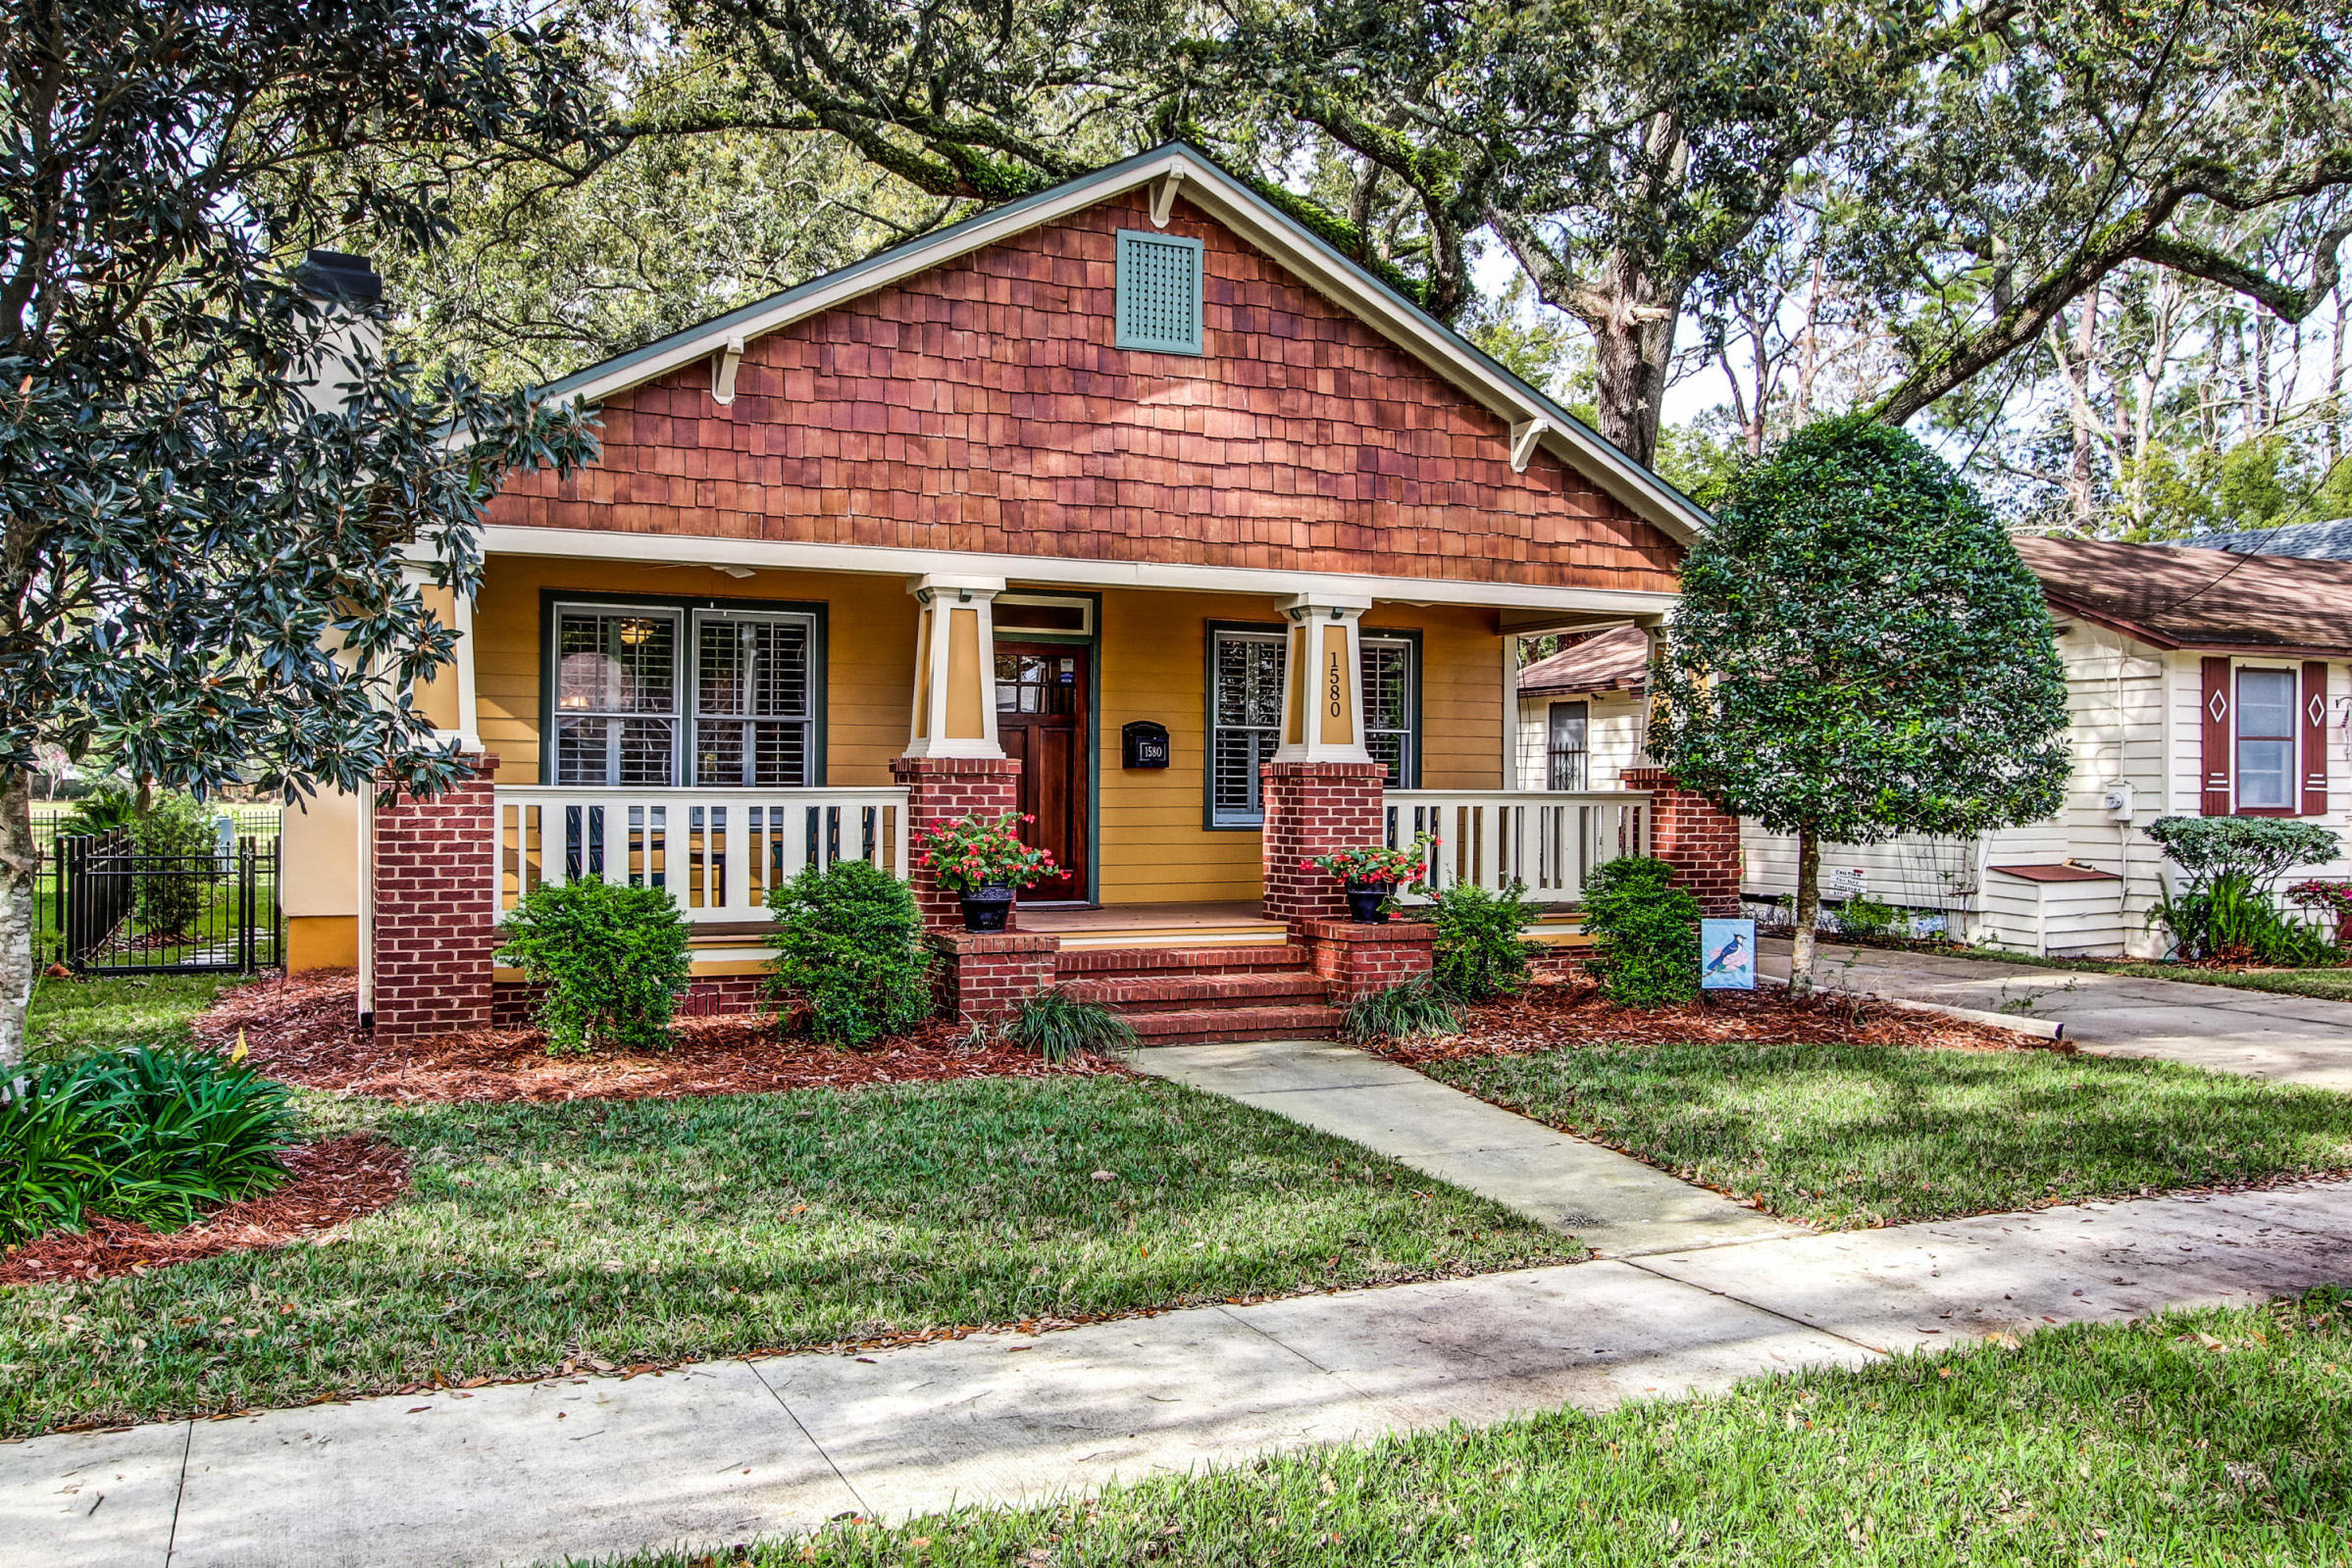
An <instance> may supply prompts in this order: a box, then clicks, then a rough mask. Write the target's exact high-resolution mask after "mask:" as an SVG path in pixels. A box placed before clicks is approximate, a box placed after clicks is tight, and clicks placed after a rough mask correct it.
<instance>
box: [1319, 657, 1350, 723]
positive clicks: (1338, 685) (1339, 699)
mask: <svg viewBox="0 0 2352 1568" xmlns="http://www.w3.org/2000/svg"><path fill="white" fill-rule="evenodd" d="M1323 686H1324V696H1325V700H1326V701H1327V702H1328V703H1329V705H1330V706H1329V712H1330V714H1331V717H1333V718H1334V719H1338V718H1344V717H1345V716H1346V715H1347V712H1348V683H1347V682H1345V681H1344V680H1342V679H1341V678H1340V656H1339V650H1338V649H1336V648H1334V649H1333V650H1332V653H1331V669H1330V672H1329V674H1328V677H1327V679H1326V680H1325V681H1324V683H1323Z"/></svg>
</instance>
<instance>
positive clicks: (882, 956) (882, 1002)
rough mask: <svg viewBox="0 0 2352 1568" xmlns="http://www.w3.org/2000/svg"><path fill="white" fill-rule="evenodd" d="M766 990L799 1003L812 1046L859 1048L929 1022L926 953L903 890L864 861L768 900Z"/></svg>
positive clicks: (796, 883)
mask: <svg viewBox="0 0 2352 1568" xmlns="http://www.w3.org/2000/svg"><path fill="white" fill-rule="evenodd" d="M768 909H769V912H770V913H772V914H773V915H775V917H776V935H775V936H774V937H773V938H772V940H773V941H774V942H775V945H776V959H775V962H774V964H773V965H772V966H771V967H770V970H769V975H768V988H769V989H770V990H771V991H772V992H774V993H775V994H776V995H778V996H782V997H787V998H791V999H793V1000H797V1001H803V1002H806V1003H807V1004H808V1008H809V1033H810V1034H811V1035H813V1036H815V1037H817V1038H818V1039H822V1040H833V1041H836V1042H838V1043H841V1044H844V1045H863V1044H865V1043H866V1042H867V1041H868V1040H871V1039H874V1038H877V1037H881V1036H884V1035H898V1034H903V1033H905V1032H906V1031H907V1030H910V1029H912V1028H914V1027H915V1026H916V1025H917V1024H920V1023H921V1022H923V1020H924V1019H926V1018H929V1017H930V1016H931V1010H932V997H931V954H930V952H929V950H928V949H926V948H925V947H924V945H923V914H922V911H921V910H920V909H918V908H917V907H916V906H915V895H914V894H913V893H912V892H911V891H909V890H908V888H907V886H906V885H905V884H904V883H902V882H900V881H899V880H898V879H897V878H895V877H894V876H892V875H891V874H890V873H889V872H887V871H884V870H883V869H882V868H881V867H879V866H873V865H869V864H867V863H866V862H865V861H862V860H844V861H840V862H837V863H836V864H835V865H834V866H833V867H832V868H831V869H830V870H825V871H820V870H818V869H817V868H816V867H814V866H811V867H809V868H808V869H807V870H806V871H803V872H801V873H800V875H799V876H797V877H794V878H793V880H792V881H791V882H789V883H786V884H785V885H782V886H780V887H777V888H774V889H773V890H771V891H770V892H769V894H768Z"/></svg>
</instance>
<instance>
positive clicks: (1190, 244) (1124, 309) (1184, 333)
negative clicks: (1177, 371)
mask: <svg viewBox="0 0 2352 1568" xmlns="http://www.w3.org/2000/svg"><path fill="white" fill-rule="evenodd" d="M1118 244H1119V250H1118V273H1119V281H1118V300H1117V304H1116V307H1115V309H1116V311H1117V320H1116V323H1115V326H1116V332H1117V336H1116V339H1115V341H1116V343H1117V346H1118V347H1120V348H1132V349H1140V350H1142V351H1144V352H1146V353H1151V354H1195V355H1197V354H1199V353H1201V352H1202V348H1201V295H1202V260H1203V257H1202V245H1201V241H1199V240H1197V239H1190V238H1187V237H1186V236H1184V235H1182V234H1155V233H1148V232H1146V231H1144V230H1142V229H1136V228H1122V229H1120V230H1119V233H1118ZM1177 254H1182V255H1183V256H1185V257H1187V258H1189V266H1190V278H1189V280H1188V279H1186V278H1185V276H1184V269H1182V268H1172V267H1170V266H1169V262H1170V261H1171V259H1172V258H1173V256H1175V255H1177ZM1188 283H1189V286H1173V285H1188ZM1153 288H1158V289H1161V290H1165V291H1167V292H1163V293H1161V294H1160V295H1158V296H1157V297H1150V296H1148V295H1147V293H1146V292H1145V291H1146V290H1149V289H1153ZM1167 293H1174V294H1176V296H1177V297H1175V298H1172V299H1171V298H1169V297H1167ZM1188 293H1189V296H1190V297H1189V298H1186V297H1184V296H1185V295H1186V294H1188ZM1139 318H1142V322H1141V323H1140V324H1139V320H1138V319H1139Z"/></svg>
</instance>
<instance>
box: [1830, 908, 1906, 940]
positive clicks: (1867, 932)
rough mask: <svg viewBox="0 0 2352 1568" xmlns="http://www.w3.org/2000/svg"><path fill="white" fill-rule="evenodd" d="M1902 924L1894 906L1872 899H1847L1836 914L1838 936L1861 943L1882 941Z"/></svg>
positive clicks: (1900, 915)
mask: <svg viewBox="0 0 2352 1568" xmlns="http://www.w3.org/2000/svg"><path fill="white" fill-rule="evenodd" d="M1903 923H1904V920H1903V915H1902V914H1901V912H1900V911H1898V910H1897V909H1896V908H1895V907H1894V905H1892V904H1882V903H1880V902H1878V901H1877V900H1876V899H1874V898H1849V899H1847V900H1846V901H1845V903H1844V904H1842V905H1841V906H1839V908H1838V912H1837V929H1838V932H1839V934H1840V935H1841V936H1853V937H1858V938H1860V939H1861V940H1863V941H1883V940H1885V939H1886V938H1887V937H1889V936H1893V935H1894V934H1895V928H1896V927H1898V926H1900V925H1902V924H1903Z"/></svg>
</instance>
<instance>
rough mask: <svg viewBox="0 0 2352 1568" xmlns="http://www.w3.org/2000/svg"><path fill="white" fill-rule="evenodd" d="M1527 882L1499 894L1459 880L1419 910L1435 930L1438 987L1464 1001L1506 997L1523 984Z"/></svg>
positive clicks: (1524, 977)
mask: <svg viewBox="0 0 2352 1568" xmlns="http://www.w3.org/2000/svg"><path fill="white" fill-rule="evenodd" d="M1526 891H1527V888H1526V885H1525V884H1524V883H1516V882H1514V883H1512V884H1511V885H1509V886H1508V887H1506V888H1505V889H1504V890H1503V891H1501V892H1499V893H1495V892H1488V891H1487V890H1486V889H1485V888H1484V887H1480V886H1478V885H1475V884H1473V883H1466V882H1457V883H1456V884H1455V885H1453V886H1451V887H1449V888H1447V889H1446V890H1445V891H1444V892H1442V893H1439V894H1438V895H1437V897H1436V898H1435V899H1434V900H1433V901H1432V902H1431V903H1430V904H1429V906H1428V908H1426V909H1424V910H1421V911H1418V913H1419V914H1420V916H1421V918H1422V919H1424V920H1427V921H1428V922H1429V924H1430V925H1431V926H1433V927H1435V928H1436V930H1437V943H1436V948H1435V952H1434V955H1433V958H1434V962H1435V965H1436V973H1437V986H1438V988H1439V989H1440V990H1442V991H1444V992H1445V993H1446V994H1447V995H1449V996H1452V997H1455V998H1456V999H1457V1000H1460V1001H1465V1002H1483V1001H1488V1000H1490V999H1492V998H1494V997H1497V996H1506V995H1508V994H1509V993H1510V992H1512V991H1515V990H1517V989H1518V988H1519V987H1520V986H1524V985H1526V984H1527V943H1526V942H1525V941H1524V940H1523V939H1521V937H1520V936H1519V934H1520V933H1521V932H1523V931H1525V930H1526V929H1527V900H1526Z"/></svg>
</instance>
